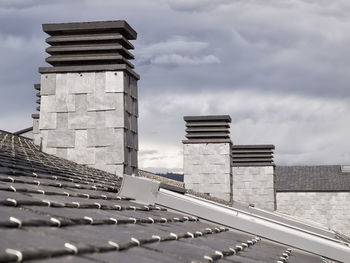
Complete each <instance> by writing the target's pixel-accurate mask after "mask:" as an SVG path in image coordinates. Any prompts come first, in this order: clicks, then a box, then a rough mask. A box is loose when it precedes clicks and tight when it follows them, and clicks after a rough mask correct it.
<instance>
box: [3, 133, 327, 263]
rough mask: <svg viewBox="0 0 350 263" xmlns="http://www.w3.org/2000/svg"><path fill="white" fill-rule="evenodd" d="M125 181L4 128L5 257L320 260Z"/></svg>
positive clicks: (31, 259)
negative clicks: (124, 185)
mask: <svg viewBox="0 0 350 263" xmlns="http://www.w3.org/2000/svg"><path fill="white" fill-rule="evenodd" d="M120 184H121V179H120V178H118V177H115V176H113V175H112V174H108V173H105V172H102V171H99V170H96V169H93V168H89V167H86V166H83V165H79V164H76V163H73V162H70V161H67V160H64V159H61V158H57V157H55V156H52V155H48V154H45V153H43V152H41V151H40V150H39V149H38V147H37V146H36V145H34V144H33V142H32V140H29V139H26V138H23V137H20V136H15V135H13V134H10V133H7V132H3V131H0V237H1V238H0V262H16V261H17V262H21V261H25V262H34V261H35V262H38V261H40V260H45V262H50V263H51V262H52V263H53V262H199V261H202V262H211V261H216V260H219V259H221V261H222V262H276V260H278V259H280V260H281V258H280V257H286V255H290V257H289V262H310V263H313V262H322V260H321V257H319V256H314V255H310V254H305V253H303V252H300V251H298V250H296V249H291V250H288V248H287V247H286V246H284V245H281V244H277V243H273V242H270V241H267V240H263V239H260V238H258V237H255V236H254V235H251V234H245V233H243V232H240V231H236V230H228V229H227V228H224V227H221V226H217V225H213V224H209V223H207V222H205V221H202V220H198V218H194V217H191V216H186V215H184V214H179V213H174V212H171V211H167V210H166V209H163V208H161V207H157V206H152V205H146V206H145V205H142V204H140V203H136V202H133V200H131V199H130V198H127V197H120V196H118V194H117V193H118V189H119V187H120ZM283 253H284V255H283ZM234 254H235V255H234ZM283 262H285V261H283Z"/></svg>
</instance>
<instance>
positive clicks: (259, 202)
mask: <svg viewBox="0 0 350 263" xmlns="http://www.w3.org/2000/svg"><path fill="white" fill-rule="evenodd" d="M273 174H274V167H273V166H263V167H232V178H233V183H232V197H233V200H234V201H238V202H244V203H247V204H248V203H251V204H254V205H255V207H257V208H263V209H268V210H274V208H275V194H274V184H273V183H274V175H273Z"/></svg>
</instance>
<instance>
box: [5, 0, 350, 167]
mask: <svg viewBox="0 0 350 263" xmlns="http://www.w3.org/2000/svg"><path fill="white" fill-rule="evenodd" d="M349 11H350V3H349V2H348V1H346V0H341V1H326V0H322V1H306V0H305V1H302V0H293V1H292V0H287V1H277V0H264V1H261V0H250V1H247V0H241V1H206V0H205V1H196V0H186V1H168V2H166V1H161V0H150V1H107V0H101V1H88V0H85V1H65V0H61V1H40V0H30V1H0V23H1V25H2V26H1V29H0V40H1V41H0V56H1V58H2V60H1V61H0V81H1V90H2V94H1V97H0V102H1V103H0V125H1V126H0V129H5V130H15V129H20V128H25V127H26V126H28V125H29V124H30V122H31V119H30V114H31V113H34V112H35V110H34V109H35V102H34V101H35V91H34V89H33V87H32V84H33V83H37V82H38V81H39V78H40V75H39V74H38V72H37V68H38V67H39V66H43V65H45V62H44V59H45V57H46V56H47V55H46V54H45V53H44V49H45V47H46V46H47V45H46V44H45V42H44V39H45V38H46V35H45V33H43V32H42V29H41V24H42V23H51V22H70V21H94V20H113V19H125V20H127V21H128V22H129V23H130V24H131V25H132V26H133V27H134V28H135V29H136V31H137V32H138V40H137V41H133V43H134V45H135V47H136V49H135V51H133V53H135V55H136V59H135V62H134V63H135V64H136V67H135V70H136V72H138V73H139V74H140V75H141V80H140V81H139V101H140V119H139V130H140V149H141V151H140V153H141V154H142V151H145V152H146V153H147V151H151V152H153V151H155V152H153V153H151V152H149V157H152V158H158V157H161V156H163V157H166V158H164V159H163V160H159V161H151V160H148V158H147V154H145V155H144V157H142V167H148V168H150V169H155V168H156V167H160V169H166V170H169V169H172V170H173V171H175V170H176V171H178V170H179V169H181V167H182V164H181V158H182V157H181V149H182V145H181V140H182V139H184V121H183V120H182V116H183V115H190V114H191V115H192V114H230V115H231V117H232V119H233V124H232V129H231V130H232V138H233V140H234V142H237V143H249V144H251V143H273V144H276V146H277V150H276V160H278V163H279V164H282V163H283V164H286V163H289V164H292V163H320V164H322V163H326V162H328V163H336V162H345V161H346V160H348V159H349V150H348V149H349V147H350V145H349V144H348V141H349V140H348V139H347V138H348V133H350V131H349V126H348V123H350V121H349V117H348V116H350V111H349V109H348V108H346V107H345V106H344V105H349V103H350V102H349V98H350V89H349V83H350V74H349V70H350V53H349V52H348V43H349V40H350V32H349V30H348V28H349V26H350V17H349V16H348V13H349ZM242 94H243V95H242ZM313 102H315V103H313ZM23 116H24V117H23ZM21 125H23V126H21Z"/></svg>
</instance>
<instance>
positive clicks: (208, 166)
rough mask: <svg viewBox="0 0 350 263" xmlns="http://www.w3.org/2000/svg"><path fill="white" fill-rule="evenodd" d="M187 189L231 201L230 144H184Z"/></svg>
mask: <svg viewBox="0 0 350 263" xmlns="http://www.w3.org/2000/svg"><path fill="white" fill-rule="evenodd" d="M183 147H184V148H183V149H184V183H185V187H186V188H187V189H192V190H194V191H197V192H200V193H208V194H210V195H211V196H214V197H217V198H221V199H224V200H227V201H230V200H231V198H232V197H231V183H232V178H231V143H187V144H186V143H184V145H183Z"/></svg>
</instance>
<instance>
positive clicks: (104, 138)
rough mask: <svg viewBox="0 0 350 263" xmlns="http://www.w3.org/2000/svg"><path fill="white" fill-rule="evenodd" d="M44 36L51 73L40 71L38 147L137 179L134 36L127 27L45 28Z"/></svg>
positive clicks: (106, 24)
mask: <svg viewBox="0 0 350 263" xmlns="http://www.w3.org/2000/svg"><path fill="white" fill-rule="evenodd" d="M43 30H44V32H46V33H47V34H48V35H49V37H48V38H47V39H46V42H47V43H48V44H49V45H50V47H48V48H47V49H46V52H47V53H48V54H49V57H48V58H47V59H46V61H47V62H48V63H49V64H51V67H41V68H39V72H40V73H41V74H42V75H41V88H40V98H41V107H40V117H39V124H38V126H39V127H38V137H39V138H38V139H37V140H36V143H38V142H39V141H41V142H42V149H43V151H45V152H48V153H51V154H56V155H58V156H61V157H66V158H68V159H71V160H73V161H76V162H78V163H82V164H86V165H89V166H92V167H95V168H97V169H102V170H105V171H107V172H111V173H114V174H116V175H118V176H123V174H124V173H127V174H137V150H138V140H137V136H138V128H137V118H138V113H137V104H138V98H137V81H138V80H139V75H138V74H137V73H136V72H135V71H134V70H133V68H134V65H133V64H132V63H131V62H130V61H129V60H132V59H134V56H133V55H132V54H131V52H130V51H129V50H131V49H133V48H134V46H133V45H132V44H131V43H130V42H129V40H134V39H136V37H137V33H136V31H135V30H134V29H133V28H131V26H130V25H129V24H128V23H126V22H125V21H105V22H82V23H60V24H44V25H43ZM63 115H64V117H65V118H64V121H63V119H62V118H61V117H62V116H63ZM55 135H59V137H60V138H54V137H55ZM67 136H68V137H67ZM65 138H66V139H65ZM38 144H39V143H38Z"/></svg>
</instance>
